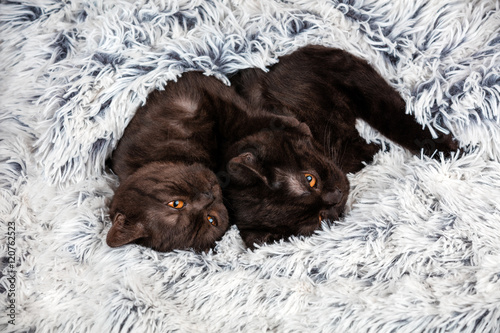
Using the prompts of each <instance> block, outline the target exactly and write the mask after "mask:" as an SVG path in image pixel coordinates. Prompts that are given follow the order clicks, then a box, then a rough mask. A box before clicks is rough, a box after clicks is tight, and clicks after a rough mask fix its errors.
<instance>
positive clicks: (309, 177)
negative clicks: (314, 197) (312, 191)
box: [304, 173, 316, 187]
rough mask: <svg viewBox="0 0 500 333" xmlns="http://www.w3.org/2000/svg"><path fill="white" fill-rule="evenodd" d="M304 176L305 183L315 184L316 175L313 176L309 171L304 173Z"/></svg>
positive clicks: (311, 185)
mask: <svg viewBox="0 0 500 333" xmlns="http://www.w3.org/2000/svg"><path fill="white" fill-rule="evenodd" d="M304 176H305V177H306V180H307V183H308V184H309V186H310V187H315V186H316V177H314V176H313V175H311V174H310V173H305V174H304Z"/></svg>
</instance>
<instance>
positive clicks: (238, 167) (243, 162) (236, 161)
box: [227, 152, 268, 185]
mask: <svg viewBox="0 0 500 333" xmlns="http://www.w3.org/2000/svg"><path fill="white" fill-rule="evenodd" d="M227 170H228V172H229V175H230V176H231V178H233V179H234V180H236V181H238V182H239V183H241V184H243V185H250V184H252V183H253V182H255V180H261V181H263V182H264V183H265V184H268V181H267V177H266V176H265V175H264V174H263V172H262V170H261V166H260V163H259V161H258V159H257V157H256V156H255V155H254V154H253V153H251V152H244V153H241V154H239V155H238V156H236V157H233V158H232V159H231V160H230V161H229V163H228V166H227Z"/></svg>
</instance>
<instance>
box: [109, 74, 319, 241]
mask: <svg viewBox="0 0 500 333" xmlns="http://www.w3.org/2000/svg"><path fill="white" fill-rule="evenodd" d="M284 128H288V130H289V131H290V132H291V133H294V132H296V133H298V134H299V135H302V136H310V132H309V129H308V128H307V126H306V125H301V124H300V123H299V122H298V121H297V120H296V119H295V118H293V117H292V118H288V117H283V116H276V115H272V114H268V113H267V112H261V111H259V110H249V109H248V104H247V102H246V101H245V100H244V99H242V98H241V97H240V96H238V95H237V94H236V93H235V91H234V90H233V89H231V88H230V87H227V86H225V85H224V84H223V83H222V82H220V81H219V80H217V79H215V78H213V77H207V76H204V75H203V74H202V73H200V72H189V73H184V74H183V75H182V77H181V78H179V79H178V81H177V82H170V83H168V84H167V86H166V88H165V90H164V91H154V92H153V93H151V94H150V95H149V96H148V99H147V103H146V104H145V105H144V106H142V107H140V108H139V109H138V110H137V112H136V114H135V115H134V118H133V119H132V121H131V122H130V124H129V125H128V126H127V128H126V130H125V132H124V135H123V137H122V138H121V140H120V142H119V144H118V146H117V148H116V150H115V151H114V153H113V156H112V159H111V168H112V170H113V171H114V172H115V173H116V174H117V175H118V177H119V179H120V186H119V188H118V189H117V191H116V193H115V196H114V198H113V201H112V203H111V207H110V216H111V218H112V220H113V225H112V227H111V229H110V231H109V233H108V236H107V243H108V245H110V246H112V247H116V246H121V245H125V244H128V243H138V244H141V245H145V246H148V247H151V248H153V249H156V250H159V251H169V250H172V249H186V248H193V249H196V250H207V249H208V248H210V247H211V246H213V245H215V241H216V240H218V239H220V238H221V237H222V235H223V234H224V232H225V231H226V230H227V228H228V217H227V210H226V208H225V207H224V206H223V205H222V193H221V189H220V186H219V185H218V184H217V183H216V182H215V180H216V176H215V174H214V173H213V172H212V171H211V170H210V169H214V168H216V166H217V163H216V161H219V160H220V158H219V155H218V154H219V152H220V151H222V150H224V148H223V147H227V145H228V144H230V142H231V141H232V140H238V139H239V138H241V137H246V136H248V135H250V134H252V133H255V132H259V131H261V130H262V129H266V130H270V131H273V130H280V131H281V130H283V129H284ZM159 162H162V163H159ZM165 162H168V163H165ZM188 184H190V185H191V187H189V186H188ZM207 198H210V200H207ZM175 200H182V201H183V202H185V203H186V206H185V207H183V208H182V209H180V210H178V209H174V208H172V207H169V206H168V203H169V202H171V201H175ZM207 216H210V217H212V218H213V217H216V218H217V225H216V226H213V225H210V224H209V223H208V222H207Z"/></svg>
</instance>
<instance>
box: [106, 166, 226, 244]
mask: <svg viewBox="0 0 500 333" xmlns="http://www.w3.org/2000/svg"><path fill="white" fill-rule="evenodd" d="M110 215H111V216H113V225H112V227H111V229H110V230H109V232H108V235H107V239H106V241H107V243H108V245H109V246H111V247H117V246H122V245H124V244H128V243H131V242H133V243H136V244H140V245H143V246H147V247H151V248H153V249H155V250H157V251H171V250H174V249H188V248H192V249H195V250H198V251H206V250H209V249H210V248H211V247H213V245H214V244H215V241H217V240H218V239H220V238H221V237H222V235H223V234H224V232H225V231H226V230H227V228H228V216H227V210H226V208H225V206H224V204H223V202H222V193H221V188H220V186H219V184H218V182H217V178H216V177H215V175H214V173H213V172H212V171H210V170H209V169H208V168H206V167H205V166H203V165H201V164H198V163H195V164H186V163H166V162H153V163H149V164H146V165H145V166H144V167H142V168H139V169H138V170H137V171H136V172H134V173H133V174H132V175H131V176H130V177H128V178H127V179H125V180H124V181H123V182H122V183H121V184H120V186H119V188H118V189H117V191H116V193H115V196H114V198H113V200H112V202H111V206H110Z"/></svg>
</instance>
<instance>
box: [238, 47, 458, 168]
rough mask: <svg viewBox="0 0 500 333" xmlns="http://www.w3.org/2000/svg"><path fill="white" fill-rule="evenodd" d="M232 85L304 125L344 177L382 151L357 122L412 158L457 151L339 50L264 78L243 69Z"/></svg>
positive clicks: (283, 62)
mask: <svg viewBox="0 0 500 333" xmlns="http://www.w3.org/2000/svg"><path fill="white" fill-rule="evenodd" d="M231 82H232V84H233V85H234V87H235V89H236V90H237V91H238V93H240V94H241V95H242V96H244V97H245V98H246V99H247V100H248V101H249V102H250V104H251V105H252V106H253V107H254V108H259V109H265V110H268V111H270V112H274V113H276V114H281V115H287V116H295V117H297V119H298V120H299V121H301V122H304V123H306V124H307V125H308V126H309V128H310V129H311V131H312V134H313V136H314V138H315V139H316V140H317V141H318V142H320V143H322V144H324V145H325V147H326V148H327V149H328V150H329V152H327V153H328V154H330V155H332V156H333V158H334V159H335V160H336V162H337V163H338V164H339V166H340V167H341V168H342V170H343V171H344V172H356V171H358V170H360V169H361V168H362V167H363V163H362V162H370V161H371V160H372V156H373V154H374V153H375V152H377V151H378V150H379V149H380V148H379V147H378V146H377V145H375V144H367V143H366V142H365V140H364V139H362V138H361V137H360V136H359V133H358V131H357V130H356V128H355V123H356V119H357V118H361V119H363V120H365V121H367V122H368V123H369V124H370V125H371V126H372V127H374V128H375V129H377V130H379V131H380V132H381V133H382V134H383V135H385V136H386V137H387V138H389V139H390V140H392V141H394V142H396V143H398V144H400V145H402V146H403V147H405V148H407V149H409V150H410V151H412V152H414V153H420V150H421V149H422V148H424V152H425V153H427V154H432V153H433V152H434V151H435V150H436V149H437V150H440V151H443V152H445V153H449V152H450V151H452V150H456V149H457V143H456V142H455V141H454V140H453V137H452V136H451V135H444V134H441V135H440V137H438V138H436V139H434V138H433V137H432V135H431V133H430V131H429V130H428V129H425V130H424V129H422V126H421V125H420V124H418V123H417V122H416V121H415V118H414V117H412V116H411V115H408V114H406V113H405V110H406V105H405V102H404V100H403V99H402V98H401V96H400V95H399V94H398V92H397V91H396V90H394V88H392V87H391V86H390V85H389V84H388V83H387V82H386V81H385V79H384V78H383V77H381V76H380V75H379V74H378V73H377V72H376V71H375V70H374V69H373V67H371V66H370V65H369V64H368V63H367V62H366V61H364V60H362V59H360V58H357V57H355V56H353V55H351V54H349V53H347V52H345V51H343V50H340V49H335V48H328V47H324V46H317V45H311V46H306V47H303V48H301V49H298V50H297V51H295V52H293V53H291V54H290V55H287V56H284V57H281V58H280V59H279V63H278V64H276V65H274V66H272V67H271V68H270V70H269V72H267V73H264V72H263V71H261V70H259V69H246V70H242V71H240V72H238V73H237V75H235V76H234V77H233V78H232V79H231Z"/></svg>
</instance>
